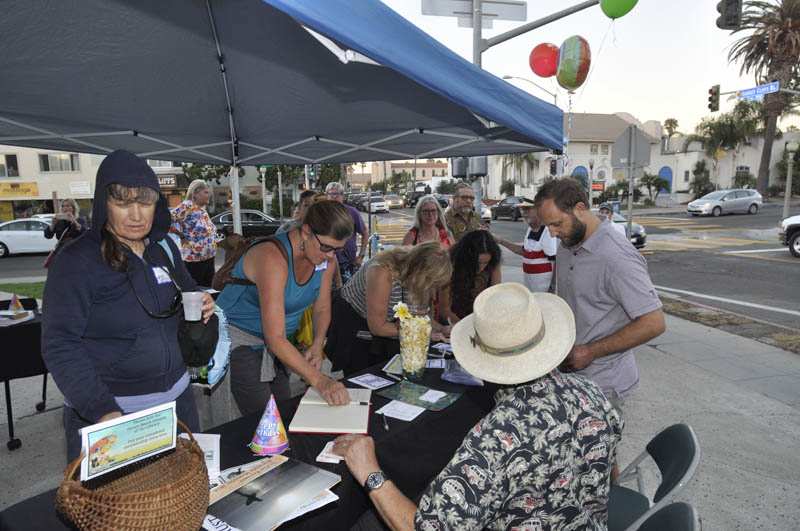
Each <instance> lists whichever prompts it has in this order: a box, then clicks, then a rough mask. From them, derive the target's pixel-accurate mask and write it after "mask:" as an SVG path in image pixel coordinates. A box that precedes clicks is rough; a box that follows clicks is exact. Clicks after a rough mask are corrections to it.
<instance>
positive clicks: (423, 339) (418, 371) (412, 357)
mask: <svg viewBox="0 0 800 531" xmlns="http://www.w3.org/2000/svg"><path fill="white" fill-rule="evenodd" d="M394 316H395V318H397V319H399V321H400V359H401V360H402V362H403V375H404V376H405V377H406V378H409V379H414V380H418V379H420V378H421V377H422V374H423V373H424V372H425V364H426V362H427V360H428V345H429V343H430V339H431V318H430V317H429V316H428V315H415V314H414V313H413V312H412V311H411V310H410V309H409V307H408V305H407V304H405V303H403V302H398V303H397V304H395V306H394Z"/></svg>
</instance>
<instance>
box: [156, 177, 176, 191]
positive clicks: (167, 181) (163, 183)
mask: <svg viewBox="0 0 800 531" xmlns="http://www.w3.org/2000/svg"><path fill="white" fill-rule="evenodd" d="M158 185H159V186H160V187H161V188H175V187H176V186H177V185H178V183H177V180H176V179H175V176H174V175H159V176H158Z"/></svg>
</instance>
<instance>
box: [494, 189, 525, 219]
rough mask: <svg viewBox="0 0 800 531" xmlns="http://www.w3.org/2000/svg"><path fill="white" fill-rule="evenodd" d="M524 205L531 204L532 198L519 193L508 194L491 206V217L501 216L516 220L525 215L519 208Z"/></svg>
mask: <svg viewBox="0 0 800 531" xmlns="http://www.w3.org/2000/svg"><path fill="white" fill-rule="evenodd" d="M526 206H533V200H532V199H528V198H527V197H522V196H521V195H510V196H508V197H506V198H505V199H503V200H502V201H500V202H499V203H497V204H496V205H494V206H493V207H492V208H491V210H492V219H497V218H500V217H502V218H511V220H512V221H517V220H518V219H521V218H524V217H525V214H524V213H523V212H522V209H521V208H522V207H526Z"/></svg>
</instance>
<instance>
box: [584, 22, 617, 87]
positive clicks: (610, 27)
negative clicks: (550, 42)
mask: <svg viewBox="0 0 800 531" xmlns="http://www.w3.org/2000/svg"><path fill="white" fill-rule="evenodd" d="M613 28H614V20H613V19H612V20H611V22H610V23H609V25H608V27H607V28H606V32H605V34H604V35H603V39H602V40H601V41H600V48H598V49H597V54H595V59H594V60H593V61H592V64H591V65H589V73H588V74H586V80H585V81H584V82H583V85H581V91H580V94H578V101H581V99H582V98H583V91H584V90H586V84H587V83H588V82H589V78H591V77H592V73H593V72H594V71H595V69H596V68H597V63H598V62H599V61H600V56H601V55H602V53H603V49H604V48H605V45H606V38H607V37H608V34H609V33H610V32H613ZM614 35H615V36H614V44H615V45H616V42H617V41H616V34H614Z"/></svg>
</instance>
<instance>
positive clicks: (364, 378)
mask: <svg viewBox="0 0 800 531" xmlns="http://www.w3.org/2000/svg"><path fill="white" fill-rule="evenodd" d="M347 381H348V382H353V383H354V384H356V385H360V386H361V387H366V388H367V389H372V390H373V391H374V390H376V389H382V388H384V387H389V386H390V385H394V384H395V383H396V382H394V381H392V380H387V379H386V378H381V377H380V376H378V375H377V374H362V375H361V376H355V377H353V378H348V380H347Z"/></svg>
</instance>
